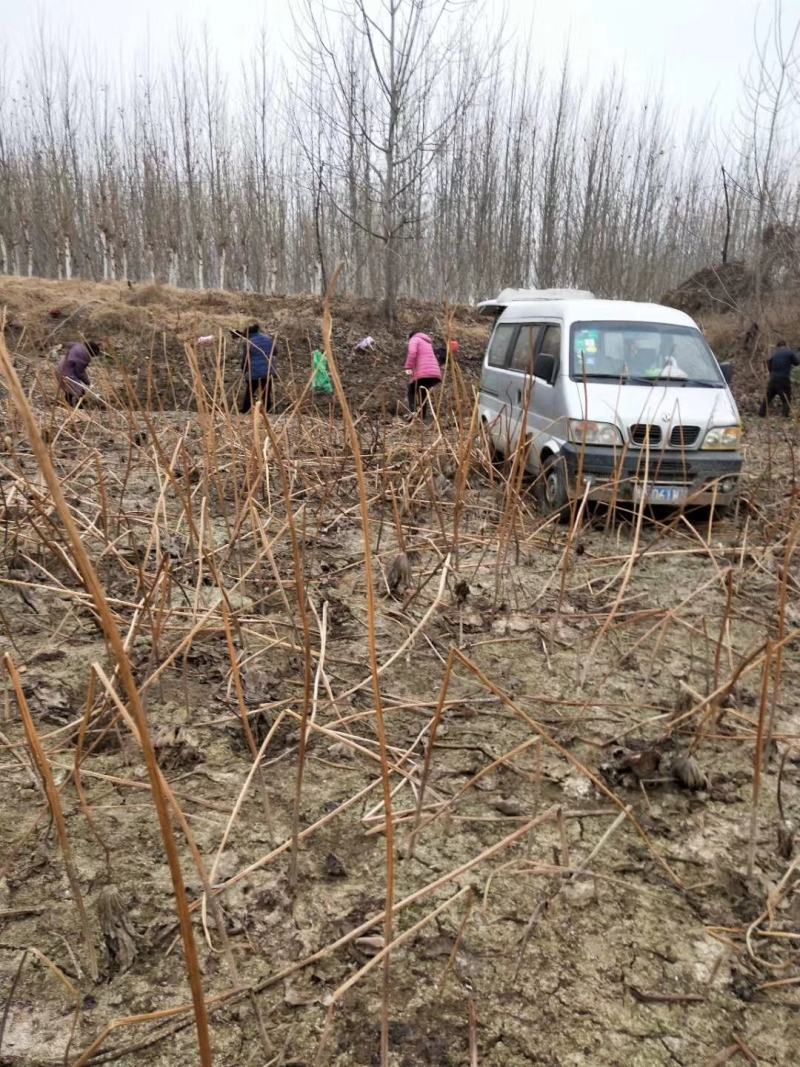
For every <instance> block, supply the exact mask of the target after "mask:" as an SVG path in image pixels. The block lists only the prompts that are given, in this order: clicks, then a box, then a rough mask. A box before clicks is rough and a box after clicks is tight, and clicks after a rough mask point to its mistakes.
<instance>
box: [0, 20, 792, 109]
mask: <svg viewBox="0 0 800 1067" xmlns="http://www.w3.org/2000/svg"><path fill="white" fill-rule="evenodd" d="M290 3H291V0H289V2H287V0H27V2H26V0H22V2H20V0H0V26H2V36H0V41H2V40H3V38H4V39H5V41H6V42H7V43H8V44H9V46H10V48H9V52H10V54H11V55H16V56H19V55H20V54H24V52H25V50H26V49H25V46H26V42H28V41H29V40H30V39H31V37H32V36H33V35H34V33H35V30H36V25H37V21H38V19H39V18H41V17H42V16H43V17H44V20H45V22H46V23H47V25H48V26H49V27H50V28H51V29H54V30H58V32H59V33H68V34H69V36H70V38H71V39H72V40H73V41H74V42H75V43H77V44H83V43H86V44H89V45H94V46H95V48H96V49H97V51H99V52H100V53H101V54H103V55H105V56H106V57H107V58H108V59H110V60H111V61H112V62H114V61H115V59H116V57H118V56H122V55H130V54H132V53H133V52H135V51H136V50H137V49H138V48H140V47H142V46H143V45H144V44H145V42H146V41H147V40H148V38H149V40H150V47H151V52H152V53H154V54H155V53H158V52H159V51H161V50H162V49H166V48H167V47H168V44H169V41H170V39H171V37H172V35H173V34H174V32H175V29H176V27H177V26H179V25H180V26H183V27H184V28H185V29H187V30H191V29H195V28H200V27H201V26H202V24H203V23H205V24H206V25H207V26H208V29H209V33H210V37H211V39H212V41H213V42H214V43H215V45H216V47H217V49H218V51H219V54H220V58H221V61H222V66H223V69H224V70H226V71H227V73H228V74H229V75H230V76H231V79H232V80H233V78H235V76H236V74H237V73H238V64H239V60H240V58H241V56H242V54H246V53H247V51H248V47H249V42H250V41H251V40H253V38H254V36H255V34H256V33H257V31H258V30H259V29H260V27H261V26H262V25H264V26H266V28H267V30H268V33H270V34H271V35H273V36H274V38H275V52H276V57H278V56H280V54H281V53H282V52H283V51H284V48H285V46H286V45H287V43H288V42H289V41H290V39H291V33H292V23H291V17H290V14H289V10H290ZM485 4H486V8H487V11H488V13H489V16H490V18H491V19H492V20H493V22H494V24H495V25H496V24H497V22H498V20H499V19H501V18H502V17H503V13H504V12H505V18H506V29H507V33H508V36H509V37H513V36H514V35H515V33H522V34H523V35H524V36H527V32H528V29H529V27H530V26H531V24H532V26H533V34H532V38H531V39H532V42H533V48H534V53H535V58H536V59H537V60H539V59H540V60H542V61H543V62H544V63H545V65H546V66H547V67H549V68H552V69H553V71H554V72H556V71H557V69H558V66H559V64H560V61H561V58H562V55H563V49H564V47H565V45H566V44H567V43H569V47H570V52H571V55H572V58H573V60H574V65H573V70H574V71H575V72H576V73H578V72H579V71H580V72H584V71H588V72H590V73H591V76H592V77H594V76H595V74H599V75H602V74H604V73H605V72H606V71H608V70H609V69H610V68H612V67H614V66H616V67H617V68H618V69H621V70H623V71H624V73H625V76H626V81H627V83H628V85H629V88H630V90H631V91H632V92H634V93H636V92H645V91H647V89H648V88H656V89H658V88H662V89H663V96H664V99H665V102H666V103H667V105H668V106H669V107H670V109H671V110H673V109H674V110H675V111H676V112H677V113H678V114H679V115H681V116H682V117H684V118H688V117H689V114H690V113H691V112H692V111H696V112H698V113H700V112H704V111H705V110H706V108H707V106H708V105H709V104H713V105H714V108H715V111H716V113H717V115H718V117H719V119H720V120H722V122H723V123H725V122H726V120H728V119H729V118H730V117H731V115H732V114H733V113H734V112H735V111H736V107H737V103H738V100H739V98H740V90H741V77H742V73H743V72H744V70H745V69H746V67H747V64H748V60H749V58H750V55H751V53H752V48H753V31H754V22H755V18H756V15H757V13H758V12H760V13H761V16H762V17H763V20H764V21H766V17H767V16H768V14H769V11H770V8H771V4H772V0H485ZM783 9H784V17H785V21H786V22H790V21H791V22H794V21H796V20H797V19H798V18H800V0H783Z"/></svg>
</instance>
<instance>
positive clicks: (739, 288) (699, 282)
mask: <svg viewBox="0 0 800 1067" xmlns="http://www.w3.org/2000/svg"><path fill="white" fill-rule="evenodd" d="M753 291H754V278H753V273H752V271H751V270H750V269H749V268H748V267H746V266H745V264H744V263H742V262H740V261H739V260H735V261H733V262H731V263H723V264H720V265H718V266H715V267H703V268H702V270H698V271H695V273H694V274H692V275H691V276H690V277H689V278H687V279H686V280H685V281H683V282H681V283H680V285H678V286H676V288H675V289H670V290H669V292H667V293H664V295H663V296H662V297H661V303H662V304H666V305H668V306H669V307H674V308H678V309H679V310H680V311H685V312H686V313H687V314H688V315H698V314H700V313H702V312H709V311H718V312H725V311H735V310H736V309H737V308H738V307H739V305H740V304H741V303H742V301H743V300H746V299H747V298H748V297H750V296H752V294H753Z"/></svg>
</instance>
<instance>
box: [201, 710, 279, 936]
mask: <svg viewBox="0 0 800 1067" xmlns="http://www.w3.org/2000/svg"><path fill="white" fill-rule="evenodd" d="M285 716H286V712H285V711H281V712H279V714H278V716H277V717H276V719H275V722H274V723H273V724H272V726H271V727H270V729H269V731H268V733H267V736H266V737H265V738H264V740H263V741H262V742H261V746H260V747H259V749H258V751H257V752H256V755H255V759H254V760H253V764H252V766H251V767H250V770H249V771H248V773H247V777H246V778H245V780H244V783H243V784H242V788H241V789H240V790H239V795H238V797H237V798H236V803H235V804H234V805H233V809H232V811H231V813H230V815H229V817H228V821H227V822H226V824H225V830H224V831H223V834H222V838H221V840H220V843H219V846H218V848H217V851H216V854H215V856H214V862H213V863H212V864H211V873H210V874H209V876H208V880H209V883H210V884H211V885H212V886H213V884H214V879H215V877H216V874H217V867H219V861H220V860H221V859H222V853H223V852H224V851H225V846H226V845H227V843H228V837H229V836H230V833H231V830H232V829H233V826H234V823H235V822H236V819H237V817H238V815H239V812H240V811H241V807H242V804H243V803H244V800H245V797H246V796H247V793H248V790H249V789H250V783H251V782H252V780H253V776H254V775H255V774H256V773H257V771H258V770H259V769H260V767H261V761H262V759H263V758H264V753H265V752H266V751H267V749H268V748H269V744H270V742H271V741H272V738H273V737H274V736H275V734H276V733H277V731H278V729H279V728H280V725H281V723H282V722H283V720H284V718H285ZM207 897H208V894H206V893H204V894H203V905H202V909H201V910H202V913H203V927H204V928H205V927H206V906H207V903H208V899H207ZM206 940H207V941H208V942H209V946H210V947H213V946H211V941H210V938H209V937H208V930H207V929H206Z"/></svg>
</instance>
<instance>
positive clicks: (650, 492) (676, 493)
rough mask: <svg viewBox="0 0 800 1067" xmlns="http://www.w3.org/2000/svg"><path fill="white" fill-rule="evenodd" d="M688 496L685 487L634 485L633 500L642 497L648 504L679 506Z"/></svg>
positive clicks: (687, 490) (687, 489)
mask: <svg viewBox="0 0 800 1067" xmlns="http://www.w3.org/2000/svg"><path fill="white" fill-rule="evenodd" d="M688 495H689V488H688V486H686V485H647V486H644V485H635V486H634V487H633V497H634V500H641V499H642V497H644V499H645V501H646V502H647V503H648V504H681V503H683V501H684V500H685V499H686V498H687V496H688Z"/></svg>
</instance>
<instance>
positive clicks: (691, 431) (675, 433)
mask: <svg viewBox="0 0 800 1067" xmlns="http://www.w3.org/2000/svg"><path fill="white" fill-rule="evenodd" d="M699 436H700V427H699V426H673V428H672V433H671V434H670V435H669V444H670V448H692V447H693V446H694V445H695V444H697V438H698V437H699Z"/></svg>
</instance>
